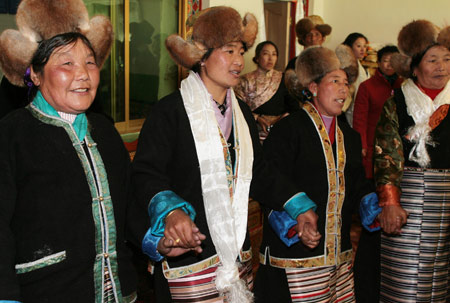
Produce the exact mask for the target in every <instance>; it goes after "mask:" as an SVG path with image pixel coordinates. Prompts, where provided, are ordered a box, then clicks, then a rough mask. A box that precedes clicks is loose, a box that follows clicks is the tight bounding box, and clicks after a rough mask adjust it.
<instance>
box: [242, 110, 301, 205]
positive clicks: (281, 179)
mask: <svg viewBox="0 0 450 303" xmlns="http://www.w3.org/2000/svg"><path fill="white" fill-rule="evenodd" d="M239 104H240V107H241V109H242V112H243V114H244V117H245V119H246V120H247V124H248V127H249V130H250V135H251V138H252V141H253V154H254V155H253V177H252V183H251V186H250V196H251V197H252V198H253V199H255V200H256V201H258V202H260V203H261V204H263V205H265V206H266V207H269V208H272V209H275V210H282V209H283V205H284V204H285V203H286V202H287V201H288V200H289V199H290V198H292V196H294V195H295V194H296V193H297V191H296V190H295V187H294V185H293V184H292V183H291V182H290V181H289V180H288V179H287V178H286V177H285V176H283V175H281V174H280V172H279V171H278V170H277V169H276V167H275V166H273V165H272V164H271V163H269V161H267V160H266V158H265V155H264V152H263V150H262V146H261V144H260V143H259V135H258V129H257V127H256V122H255V120H254V119H253V116H252V114H251V111H250V109H249V108H248V106H247V105H246V104H244V103H243V102H240V103H239Z"/></svg>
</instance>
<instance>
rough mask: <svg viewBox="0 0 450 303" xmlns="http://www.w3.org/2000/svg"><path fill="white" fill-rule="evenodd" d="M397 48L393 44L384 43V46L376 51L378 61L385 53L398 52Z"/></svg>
mask: <svg viewBox="0 0 450 303" xmlns="http://www.w3.org/2000/svg"><path fill="white" fill-rule="evenodd" d="M398 52H399V51H398V48H397V46H395V45H386V46H385V47H382V48H381V49H380V50H379V51H378V52H377V60H378V62H381V58H383V56H384V55H386V54H393V53H398Z"/></svg>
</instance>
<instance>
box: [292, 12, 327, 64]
mask: <svg viewBox="0 0 450 303" xmlns="http://www.w3.org/2000/svg"><path fill="white" fill-rule="evenodd" d="M331 30H332V28H331V26H330V25H328V24H325V23H324V21H323V19H322V17H320V16H318V15H311V16H308V17H305V18H302V19H300V20H299V21H298V22H297V24H295V34H296V35H297V41H298V43H299V44H300V45H302V46H303V47H304V48H305V49H306V48H308V47H310V46H313V45H322V44H323V43H324V42H325V38H326V36H328V35H329V34H331ZM296 59H297V57H295V58H292V59H291V60H290V61H289V62H288V65H287V66H286V69H285V71H287V70H288V69H292V70H295V60H296Z"/></svg>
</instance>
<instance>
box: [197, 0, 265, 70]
mask: <svg viewBox="0 0 450 303" xmlns="http://www.w3.org/2000/svg"><path fill="white" fill-rule="evenodd" d="M219 5H225V6H231V7H232V8H234V9H236V10H237V11H238V12H239V13H240V14H241V16H244V14H245V13H252V14H253V15H255V17H256V19H258V26H259V31H258V36H257V37H256V41H255V44H254V45H253V47H252V48H251V49H250V50H249V51H248V52H247V53H246V54H245V56H244V58H245V68H244V71H243V72H242V74H245V73H248V72H250V71H252V70H254V69H255V68H256V65H255V64H254V63H253V61H252V58H253V56H254V55H255V46H256V45H257V44H258V43H259V42H261V41H264V40H266V39H265V30H264V1H263V0H203V1H202V9H204V8H207V7H211V6H219Z"/></svg>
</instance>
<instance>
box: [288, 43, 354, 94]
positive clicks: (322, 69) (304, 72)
mask: <svg viewBox="0 0 450 303" xmlns="http://www.w3.org/2000/svg"><path fill="white" fill-rule="evenodd" d="M338 69H342V70H343V71H345V73H346V74H347V80H348V83H349V84H351V83H353V82H355V80H356V78H357V77H358V61H357V59H356V57H355V55H354V54H353V51H352V50H351V49H350V48H349V47H348V46H346V45H339V46H338V47H337V48H336V51H335V52H333V51H332V50H331V49H328V48H325V47H322V46H311V47H308V48H307V49H305V50H304V51H303V52H302V53H301V54H300V56H298V58H297V60H296V62H295V74H294V72H293V71H292V70H288V71H286V74H285V84H286V87H287V88H288V90H289V93H290V94H291V95H293V96H294V97H296V98H298V99H300V100H301V98H302V92H301V91H302V90H303V89H307V88H308V86H309V84H310V83H311V82H314V81H316V80H317V79H320V78H322V77H324V76H325V75H326V74H328V73H330V72H332V71H334V70H338ZM288 72H289V73H288ZM294 75H295V76H294Z"/></svg>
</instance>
